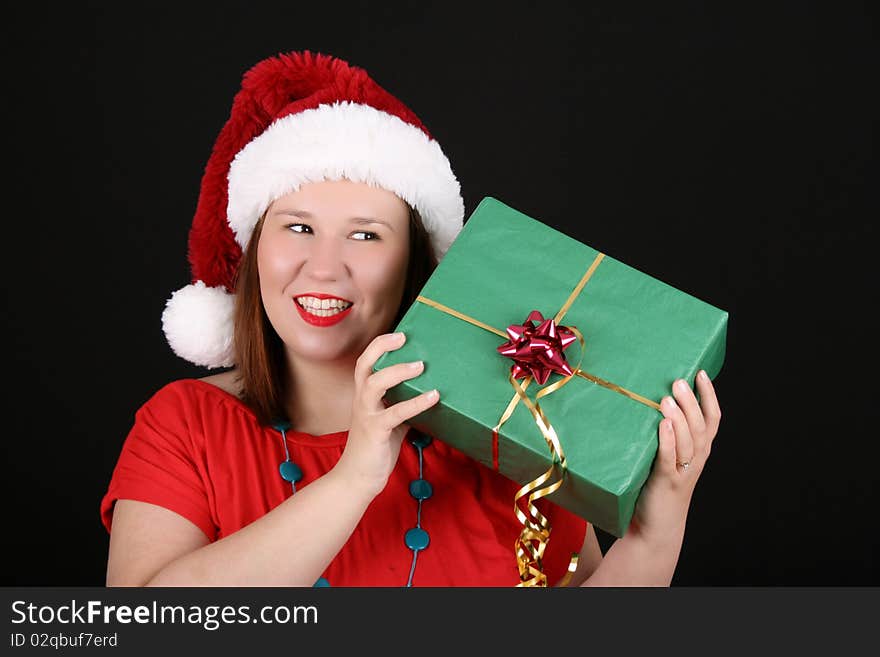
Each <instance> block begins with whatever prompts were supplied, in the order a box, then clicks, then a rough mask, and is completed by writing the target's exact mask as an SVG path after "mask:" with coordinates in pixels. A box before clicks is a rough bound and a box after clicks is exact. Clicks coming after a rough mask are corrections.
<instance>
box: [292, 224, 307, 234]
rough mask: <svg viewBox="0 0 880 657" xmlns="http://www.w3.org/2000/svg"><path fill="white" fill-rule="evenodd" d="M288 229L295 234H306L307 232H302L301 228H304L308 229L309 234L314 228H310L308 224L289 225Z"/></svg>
mask: <svg viewBox="0 0 880 657" xmlns="http://www.w3.org/2000/svg"><path fill="white" fill-rule="evenodd" d="M287 227H288V228H290V229H291V230H292V231H293V232H294V233H304V232H305V230H300V228H303V229H305V228H308V229H309V232H311V231H312V227H311V226H309V225H308V224H288V226H287Z"/></svg>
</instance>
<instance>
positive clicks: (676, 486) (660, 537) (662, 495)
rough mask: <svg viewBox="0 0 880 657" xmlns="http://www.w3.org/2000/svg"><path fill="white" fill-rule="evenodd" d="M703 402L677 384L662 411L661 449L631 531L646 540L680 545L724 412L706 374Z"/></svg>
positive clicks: (700, 379)
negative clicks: (689, 511) (696, 488)
mask: <svg viewBox="0 0 880 657" xmlns="http://www.w3.org/2000/svg"><path fill="white" fill-rule="evenodd" d="M696 383H697V391H698V392H699V393H700V401H699V402H698V401H697V398H696V396H695V395H694V393H693V391H692V390H691V388H690V386H689V385H688V384H687V382H685V381H684V379H679V380H677V381H675V383H674V384H673V386H672V395H673V397H664V398H663V401H662V402H661V404H660V410H661V412H662V413H663V416H664V419H663V420H662V421H661V422H660V428H659V430H658V432H659V447H658V451H657V458H656V459H655V461H654V467H653V470H652V471H651V476H650V477H649V478H648V481H647V482H646V483H645V486H644V487H643V488H642V492H641V494H640V496H639V500H638V503H637V504H636V509H635V512H634V513H633V519H632V525H631V530H633V531H635V532H637V533H638V534H640V535H642V536H643V537H645V538H646V539H648V540H651V541H658V542H660V543H663V542H666V541H680V540H681V537H682V535H683V533H684V525H685V521H686V520H687V512H688V508H689V506H690V502H691V495H692V494H693V491H694V486H696V484H697V480H698V479H699V478H700V474H701V473H702V472H703V468H704V467H705V465H706V460H707V459H708V458H709V453H710V452H711V450H712V441H713V440H714V438H715V435H716V434H717V433H718V425H719V423H720V421H721V408H720V406H719V405H718V398H717V397H716V396H715V388H714V387H713V386H712V382H711V381H710V380H709V377H708V376H707V375H706V373H705V372H704V371H702V370H701V371H700V372H699V374H698V375H697V377H696Z"/></svg>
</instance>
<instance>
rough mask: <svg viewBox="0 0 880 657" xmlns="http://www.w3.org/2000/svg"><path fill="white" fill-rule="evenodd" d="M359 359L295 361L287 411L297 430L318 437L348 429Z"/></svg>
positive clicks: (292, 365)
mask: <svg viewBox="0 0 880 657" xmlns="http://www.w3.org/2000/svg"><path fill="white" fill-rule="evenodd" d="M355 362H356V361H351V362H346V361H334V362H332V363H328V362H315V361H297V362H296V363H291V366H290V370H291V379H292V380H291V381H290V385H289V386H288V390H289V391H290V394H289V395H288V400H287V410H288V413H289V416H288V417H289V418H290V422H291V424H292V425H293V427H292V428H293V430H294V431H301V432H303V433H308V434H312V435H314V436H322V435H324V434H328V433H336V432H338V431H348V429H349V427H351V406H352V401H353V399H354V368H355Z"/></svg>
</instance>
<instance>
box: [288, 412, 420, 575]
mask: <svg viewBox="0 0 880 657" xmlns="http://www.w3.org/2000/svg"><path fill="white" fill-rule="evenodd" d="M291 426H292V425H291V424H290V422H287V421H285V420H278V421H276V422H274V423H273V424H272V428H273V429H275V430H276V431H278V432H279V433H280V434H281V444H282V446H283V447H284V460H283V461H282V462H281V464H280V465H279V466H278V471H279V473H280V474H281V478H282V479H284V481H287V482H290V487H291V489H292V490H293V492H294V493H296V483H297V482H298V481H299V480H300V479H302V476H303V475H302V468H300V467H299V466H298V465H297V464H296V463H294V462H293V461H292V460H291V459H290V450H289V449H288V447H287V432H288V431H289V430H290V428H291ZM411 431H412V433H413V434H415V435H414V436H413V437H412V438H410V439H409V443H410V444H411V445H412V446H413V447H415V449H416V451H417V452H418V454H419V478H418V479H413V480H412V481H411V482H409V494H410V495H412V496H413V497H414V498H415V499H416V501H417V503H418V506H417V508H416V526H415V527H413V528H412V529H409V530H407V532H406V534H404V536H403V542H404V544H406V547H408V548H409V549H410V550H412V553H413V560H412V566H410V570H409V579H407V582H406V588H409V587H411V586H412V581H413V575H415V572H416V562H417V561H418V558H419V552H421V551H422V550H424V549H425V548H427V547H428V545H429V544H430V542H431V539H430V537H429V536H428V532H426V531H425V530H424V529H422V502H423V501H424V500H426V499H428V498H429V497H431V495H433V493H434V489H433V488H432V487H431V484H430V483H429V482H428V480H427V479H425V478H424V471H423V468H424V461H423V458H422V450H423V449H424V448H425V447H427V446H428V445H430V444H431V436H429V435H427V434H424V433H420V432H417V431H416V430H415V429H412V430H411ZM314 586H315V587H326V586H330V582H328V581H327V579H326V578H324V577H319V578H318V581H317V582H315V583H314Z"/></svg>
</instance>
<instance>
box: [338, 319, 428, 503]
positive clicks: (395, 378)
mask: <svg viewBox="0 0 880 657" xmlns="http://www.w3.org/2000/svg"><path fill="white" fill-rule="evenodd" d="M405 342H406V336H404V335H403V334H402V333H385V334H382V335H380V336H377V337H376V338H375V339H374V340H373V341H372V342H371V343H370V344H369V345H368V346H367V348H366V349H364V352H363V353H362V354H361V355H360V357H359V358H358V360H357V364H356V365H355V369H354V382H355V392H354V401H353V402H352V409H351V428H350V429H349V432H348V442H347V443H346V445H345V450H344V451H343V453H342V456H341V457H340V459H339V461H338V463H337V464H336V466H335V468H334V471H336V472H339V473H341V474H342V476H343V477H344V478H345V480H346V481H347V482H350V483H352V484H354V485H356V486H358V487H359V488H361V489H362V490H364V491H365V492H366V493H367V494H368V495H371V496H372V497H375V496H376V495H378V494H379V493H381V492H382V490H383V489H384V488H385V485H386V484H387V483H388V478H389V477H390V476H391V471H392V470H394V466H395V465H396V464H397V458H398V456H399V455H400V445H401V443H402V442H403V438H404V436H405V435H406V433H407V431H409V429H410V427H409V425H408V424H405V422H406V420H409V419H410V418H412V417H414V416H416V415H418V414H419V413H421V412H422V411H425V410H427V409H428V408H430V407H431V406H433V405H434V404H436V403H437V401H438V400H439V399H440V395H439V394H438V393H437V391H436V390H430V391H428V392H425V393H422V394H421V395H418V396H417V397H413V398H412V399H407V400H405V401H402V402H398V403H397V404H394V405H393V406H389V407H387V408H386V407H385V403H384V402H383V397H384V396H385V393H386V392H387V391H388V389H389V388H393V387H394V386H396V385H398V384H399V383H402V382H403V381H406V380H407V379H413V378H415V377H417V376H418V375H420V374H421V373H422V371H423V370H424V365H423V364H422V363H419V362H416V363H399V364H397V365H391V366H389V367H386V368H384V369H382V370H379V371H378V372H373V365H374V364H375V363H376V361H377V360H379V357H380V356H381V355H382V354H384V353H385V352H388V351H393V350H395V349H400V348H401V347H402V346H403V344H404V343H405Z"/></svg>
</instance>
